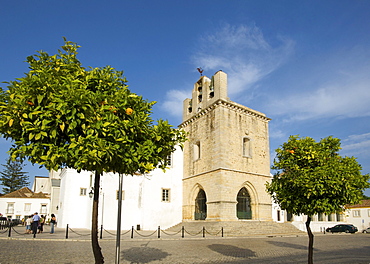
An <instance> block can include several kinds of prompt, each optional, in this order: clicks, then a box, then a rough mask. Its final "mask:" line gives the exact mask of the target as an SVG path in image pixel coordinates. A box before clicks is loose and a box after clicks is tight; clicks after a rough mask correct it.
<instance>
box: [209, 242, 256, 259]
mask: <svg viewBox="0 0 370 264" xmlns="http://www.w3.org/2000/svg"><path fill="white" fill-rule="evenodd" d="M208 248H209V249H211V250H213V251H216V252H218V253H220V254H222V255H224V256H230V257H235V258H251V257H255V256H256V253H255V252H254V251H252V250H250V249H245V248H239V247H235V246H230V245H222V244H212V245H209V246H208Z"/></svg>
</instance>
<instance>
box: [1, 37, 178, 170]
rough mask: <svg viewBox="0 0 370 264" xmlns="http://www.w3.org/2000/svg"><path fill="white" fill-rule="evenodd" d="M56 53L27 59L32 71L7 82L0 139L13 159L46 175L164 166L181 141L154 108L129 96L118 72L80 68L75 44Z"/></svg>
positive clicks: (63, 47)
mask: <svg viewBox="0 0 370 264" xmlns="http://www.w3.org/2000/svg"><path fill="white" fill-rule="evenodd" d="M64 41H65V44H64V46H62V47H61V48H62V49H61V50H58V53H57V54H55V55H52V56H51V55H49V54H48V53H46V52H42V51H40V52H38V54H37V55H33V56H29V57H28V58H27V62H28V64H29V68H30V71H29V72H28V73H26V75H25V76H24V77H23V78H19V79H16V80H15V81H11V82H10V83H9V86H8V91H7V94H6V98H3V100H2V102H1V104H0V113H1V115H0V133H1V134H2V135H3V136H4V137H5V138H11V139H12V140H13V142H14V144H13V146H12V148H11V149H10V155H11V156H12V158H18V157H19V158H27V159H28V160H29V161H31V162H32V163H38V164H40V165H42V166H45V167H46V168H47V169H48V170H56V169H59V168H62V167H70V168H75V169H77V170H79V171H80V170H89V171H97V172H99V173H101V172H109V171H114V172H118V173H123V174H133V173H135V172H140V173H144V172H147V171H149V170H151V169H153V168H155V167H160V168H163V169H164V168H165V167H166V166H167V156H168V155H170V154H171V152H173V151H174V149H175V146H176V145H177V144H181V143H182V142H183V141H184V140H185V135H184V133H183V131H180V130H176V129H174V128H172V126H171V125H169V124H168V122H167V121H163V120H159V121H158V122H157V123H156V124H153V120H152V119H151V117H150V114H151V108H152V106H153V104H154V103H155V102H148V101H146V100H144V99H143V98H142V97H141V96H138V95H136V94H134V93H131V92H130V90H129V89H128V86H127V85H126V79H125V77H123V72H121V71H116V70H115V69H113V68H112V67H110V66H106V67H104V68H89V69H88V70H87V69H85V68H83V67H82V65H81V63H80V61H79V60H78V59H77V57H76V56H77V49H78V48H79V46H78V45H77V44H76V43H73V42H70V41H66V39H64Z"/></svg>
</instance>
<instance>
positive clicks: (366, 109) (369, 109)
mask: <svg viewBox="0 0 370 264" xmlns="http://www.w3.org/2000/svg"><path fill="white" fill-rule="evenodd" d="M369 55H370V50H368V51H363V50H362V51H361V52H358V50H349V51H347V52H344V51H341V52H336V53H333V54H330V55H327V57H325V58H324V57H322V58H321V59H320V60H319V61H314V62H313V64H312V65H306V70H307V71H306V72H305V73H303V74H304V76H294V77H292V78H291V80H288V82H290V83H289V84H288V85H289V86H290V87H291V88H290V89H288V91H285V92H281V93H279V94H276V93H273V94H272V96H271V97H270V100H269V102H268V104H267V107H268V108H269V112H271V113H274V114H275V115H279V116H284V118H285V121H294V120H301V121H302V120H310V119H311V120H312V119H319V118H352V117H366V116H370V104H369V102H370V75H369V72H370V65H369V63H368V61H367V60H364V57H365V58H368V57H369ZM307 66H308V67H307Z"/></svg>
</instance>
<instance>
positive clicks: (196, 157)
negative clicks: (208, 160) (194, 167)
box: [194, 141, 200, 160]
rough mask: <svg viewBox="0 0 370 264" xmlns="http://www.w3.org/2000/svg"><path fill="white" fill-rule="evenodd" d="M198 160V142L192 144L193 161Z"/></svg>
mask: <svg viewBox="0 0 370 264" xmlns="http://www.w3.org/2000/svg"><path fill="white" fill-rule="evenodd" d="M198 159H200V141H198V142H197V143H195V144H194V160H198Z"/></svg>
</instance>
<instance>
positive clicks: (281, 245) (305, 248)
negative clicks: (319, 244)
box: [267, 241, 319, 251]
mask: <svg viewBox="0 0 370 264" xmlns="http://www.w3.org/2000/svg"><path fill="white" fill-rule="evenodd" d="M267 243H269V244H271V245H274V246H277V247H283V248H294V249H302V250H308V248H307V247H308V244H307V246H302V245H297V244H292V243H287V242H279V241H267ZM313 250H314V251H319V250H318V249H316V248H315V244H314V249H313Z"/></svg>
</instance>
